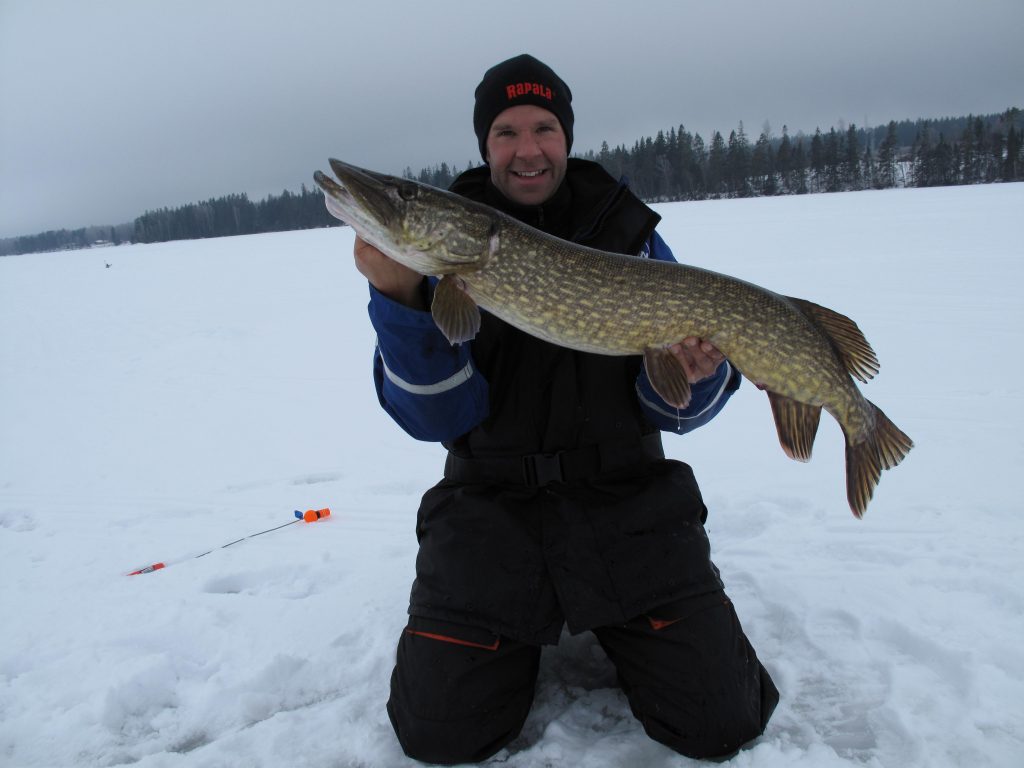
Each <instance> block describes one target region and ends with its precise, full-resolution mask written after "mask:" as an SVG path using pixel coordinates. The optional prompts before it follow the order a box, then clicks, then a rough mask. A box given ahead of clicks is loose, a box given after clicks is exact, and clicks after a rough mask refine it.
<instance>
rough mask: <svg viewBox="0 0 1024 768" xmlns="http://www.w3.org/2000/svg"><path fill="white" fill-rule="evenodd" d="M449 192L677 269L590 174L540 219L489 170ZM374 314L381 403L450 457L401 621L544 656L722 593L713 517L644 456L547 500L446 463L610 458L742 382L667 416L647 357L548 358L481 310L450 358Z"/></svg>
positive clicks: (400, 324) (399, 323)
mask: <svg viewBox="0 0 1024 768" xmlns="http://www.w3.org/2000/svg"><path fill="white" fill-rule="evenodd" d="M452 190H453V191H455V192H457V193H459V194H463V195H465V196H466V197H468V198H471V199H475V200H479V201H482V202H485V203H488V204H489V205H492V206H493V207H496V208H499V209H501V210H504V211H505V212H507V213H510V214H511V215H513V216H514V217H516V218H518V219H520V220H522V221H524V222H525V223H527V224H531V225H533V226H537V227H538V228H540V229H542V230H544V231H547V232H549V233H551V234H554V235H557V236H559V237H563V238H565V239H568V240H572V241H574V242H578V243H581V244H584V245H588V246H592V247H596V248H601V249H603V250H607V251H613V252H617V253H623V254H628V255H636V256H637V257H638V258H654V259H662V260H666V261H673V260H674V259H673V256H672V252H671V250H670V249H669V247H668V246H667V245H666V244H665V242H664V241H663V240H662V239H661V237H659V236H658V234H657V233H656V232H655V231H654V228H655V226H656V224H657V223H658V221H659V219H660V217H659V216H658V215H657V214H656V213H654V212H653V211H652V210H651V209H650V208H648V207H647V206H646V205H644V204H643V203H642V202H641V201H640V200H639V199H637V198H636V197H635V196H634V195H633V194H632V193H631V192H630V191H629V190H628V188H627V187H626V185H625V184H623V183H621V182H616V181H615V180H614V179H613V178H612V177H610V176H609V175H608V174H607V173H606V172H605V171H604V170H603V169H602V168H601V167H600V166H598V165H597V164H596V163H590V162H587V161H583V160H577V159H573V158H570V160H569V165H568V170H567V174H566V178H565V182H564V183H563V184H562V186H561V187H560V188H559V190H558V192H557V193H556V194H555V195H554V196H553V197H552V199H551V200H549V201H547V202H546V203H545V204H544V205H543V206H540V207H531V208H521V207H518V206H516V205H513V204H512V203H510V202H509V201H508V200H507V199H505V198H504V197H503V196H502V195H501V194H500V193H499V192H498V191H497V190H496V189H495V188H494V187H493V185H491V184H490V179H489V171H488V169H487V168H486V167H481V168H477V169H473V170H471V171H467V172H466V173H465V174H463V175H462V176H461V177H460V178H459V179H457V180H456V182H455V184H454V185H453V186H452ZM424 290H426V291H427V292H428V293H429V291H430V286H429V284H426V283H425V285H424ZM369 309H370V318H371V321H372V323H373V326H374V328H375V329H376V331H377V349H376V354H375V359H374V380H375V383H376V387H377V393H378V396H379V398H380V402H381V405H382V406H383V407H384V408H385V409H386V410H387V412H388V413H389V414H390V415H391V416H392V418H394V420H395V421H396V422H397V423H398V424H399V425H400V426H401V427H402V428H403V429H404V430H405V431H406V432H408V433H409V434H410V435H412V436H413V437H415V438H417V439H420V440H428V441H438V442H441V443H443V444H444V445H445V447H447V448H448V450H449V460H448V461H449V463H448V465H446V478H445V480H443V481H442V482H441V483H439V484H438V485H437V486H435V487H434V488H432V489H430V490H429V491H428V492H427V493H426V495H425V496H424V498H423V502H422V504H421V507H420V511H419V516H418V525H417V535H418V537H419V542H420V550H419V555H418V558H417V576H416V581H415V583H414V585H413V589H412V597H411V603H410V609H409V610H410V613H411V614H413V615H414V616H419V617H421V618H424V619H432V620H441V621H448V622H455V623H458V624H463V625H467V626H472V627H478V628H484V629H487V630H488V631H492V632H494V633H495V634H504V635H508V636H512V637H516V638H517V639H520V640H525V641H530V642H545V643H547V642H557V638H558V634H559V632H560V627H561V626H562V624H563V623H564V622H568V625H569V628H570V629H571V630H572V631H574V632H575V631H580V630H582V629H587V628H591V627H594V626H602V625H606V624H610V623H614V622H618V621H626V620H628V619H630V618H632V617H635V616H637V615H638V614H640V613H641V612H642V611H644V610H646V609H648V608H651V607H654V606H663V605H665V604H666V603H670V602H672V601H675V600H679V599H681V598H683V597H686V596H688V595H700V594H708V593H710V592H713V591H714V590H717V589H720V588H721V583H720V581H719V580H718V574H717V571H716V570H715V568H714V566H713V565H712V563H711V561H710V557H709V546H708V543H707V538H706V536H705V534H704V529H703V526H702V522H703V519H704V517H705V516H706V514H707V510H706V509H705V508H704V505H703V502H702V500H701V497H700V492H699V490H698V488H697V485H696V481H695V480H694V478H693V473H692V471H691V470H690V468H689V467H688V466H686V465H685V464H682V463H681V462H672V461H665V460H660V461H646V460H645V461H644V463H643V464H641V465H637V466H635V467H630V468H629V469H624V470H619V469H616V470H614V471H612V470H609V471H601V472H599V473H596V474H594V475H593V476H588V477H587V478H586V479H584V480H580V481H572V482H569V481H566V482H554V483H551V484H547V485H544V486H543V487H534V486H531V485H530V484H529V483H527V484H526V485H523V484H519V483H517V482H510V481H509V478H506V477H503V476H500V475H499V476H496V478H497V479H495V477H491V478H490V479H488V480H487V481H486V482H485V481H484V480H482V479H481V480H479V481H478V482H473V481H470V482H467V481H466V479H465V478H464V477H462V478H460V477H458V476H454V475H452V474H451V473H450V472H448V468H449V467H450V466H451V465H452V461H453V459H457V460H458V461H459V462H463V463H468V464H470V465H483V466H485V467H486V466H492V465H493V466H503V467H504V466H512V467H513V468H515V467H516V466H517V460H518V458H519V457H526V458H533V457H535V456H545V457H547V456H559V457H564V456H573V457H576V456H580V455H588V451H589V450H590V448H591V447H593V448H594V451H593V454H594V455H595V456H605V455H613V456H614V455H615V453H616V450H617V449H618V448H619V447H621V446H627V447H629V446H637V445H640V444H641V443H643V444H644V445H649V444H650V440H651V438H652V437H653V438H654V439H655V440H656V441H657V442H658V450H659V451H660V438H658V435H659V434H660V432H659V430H661V431H670V432H676V433H679V434H682V433H685V432H688V431H690V430H692V429H695V428H697V427H700V426H701V425H703V424H706V423H707V422H708V421H709V420H711V419H712V418H713V417H714V416H715V415H716V414H717V413H718V412H719V411H720V410H721V409H722V407H723V406H724V404H725V402H726V401H727V400H728V399H729V397H730V395H731V394H732V392H733V391H735V389H736V388H737V387H738V386H739V381H740V378H739V374H738V373H737V372H736V371H734V370H733V369H732V367H731V366H730V365H729V364H728V362H725V363H723V364H722V365H721V366H720V368H719V370H718V371H717V372H716V374H715V375H714V376H712V377H710V378H708V379H706V380H704V381H702V382H699V383H698V384H696V385H694V386H693V392H692V400H691V403H690V405H689V406H688V407H687V408H686V409H685V410H677V409H676V408H674V407H671V406H669V405H668V404H667V403H665V402H664V401H663V400H662V399H661V398H660V397H659V396H658V395H657V394H656V393H655V392H654V390H653V388H652V387H651V383H650V381H649V380H648V378H647V375H646V373H645V372H644V370H643V364H642V358H641V357H640V356H617V357H616V356H607V355H596V354H590V353H585V352H578V351H574V350H570V349H566V348H564V347H559V346H556V345H553V344H550V343H548V342H545V341H542V340H540V339H537V338H535V337H533V336H530V335H528V334H526V333H523V332H522V331H519V330H518V329H517V328H515V327H513V326H511V325H509V324H507V323H505V322H503V321H502V320H500V319H498V318H496V317H494V316H493V315H490V314H489V313H487V312H483V313H482V318H481V329H480V332H479V333H478V335H477V336H476V338H475V339H474V340H473V341H472V342H470V343H468V344H463V345H460V346H452V345H450V344H449V343H448V341H447V340H446V339H445V338H444V336H443V335H442V334H441V332H440V331H439V330H438V329H437V327H436V326H435V325H434V322H433V320H432V318H431V315H430V313H429V312H423V311H417V310H414V309H410V308H408V307H405V306H403V305H401V304H398V303H395V302H393V301H391V300H389V299H388V298H386V297H385V296H383V295H382V294H380V293H378V292H377V291H375V290H374V289H373V288H371V289H370V306H369ZM620 453H621V451H620ZM602 461H603V459H602ZM556 479H557V478H556Z"/></svg>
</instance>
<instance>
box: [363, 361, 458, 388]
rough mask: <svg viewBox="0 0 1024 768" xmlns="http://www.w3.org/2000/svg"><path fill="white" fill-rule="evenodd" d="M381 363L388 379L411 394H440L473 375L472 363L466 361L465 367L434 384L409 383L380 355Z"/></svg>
mask: <svg viewBox="0 0 1024 768" xmlns="http://www.w3.org/2000/svg"><path fill="white" fill-rule="evenodd" d="M381 363H383V365H384V375H385V376H387V378H388V381H390V382H391V383H392V384H394V385H395V386H396V387H398V388H399V389H402V390H404V391H406V392H408V393H410V394H413V395H440V394H441V393H442V392H447V391H448V390H451V389H455V388H456V387H457V386H459V385H460V384H463V383H464V382H467V381H469V380H470V379H471V378H472V376H473V363H472V362H468V363H466V367H465V368H463V369H462V370H460V371H457V372H456V373H454V374H452V375H451V376H449V377H448V378H447V379H444V380H443V381H439V382H437V383H435V384H410V383H409V382H408V381H406V380H405V379H403V378H402V377H400V376H399V375H398V374H396V373H395V372H394V371H392V370H391V369H390V368H388V364H387V363H386V362H384V357H383V356H381Z"/></svg>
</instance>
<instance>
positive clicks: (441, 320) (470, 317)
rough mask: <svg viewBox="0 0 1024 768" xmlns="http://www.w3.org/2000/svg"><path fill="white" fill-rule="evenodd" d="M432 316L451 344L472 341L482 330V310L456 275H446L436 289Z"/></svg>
mask: <svg viewBox="0 0 1024 768" xmlns="http://www.w3.org/2000/svg"><path fill="white" fill-rule="evenodd" d="M430 314H431V315H433V317H434V322H435V323H437V327H438V328H440V329H441V333H443V334H444V335H445V338H446V339H448V342H449V343H450V344H462V343H464V342H467V341H471V340H472V339H473V338H474V337H475V336H476V334H477V332H478V331H479V330H480V309H479V308H478V307H477V305H476V302H475V301H473V299H472V298H470V296H469V294H468V293H466V291H465V290H464V289H463V287H462V280H461V279H459V278H458V277H456V276H455V275H445V276H444V277H442V278H441V280H440V282H438V284H437V287H436V288H434V300H433V302H431V304H430Z"/></svg>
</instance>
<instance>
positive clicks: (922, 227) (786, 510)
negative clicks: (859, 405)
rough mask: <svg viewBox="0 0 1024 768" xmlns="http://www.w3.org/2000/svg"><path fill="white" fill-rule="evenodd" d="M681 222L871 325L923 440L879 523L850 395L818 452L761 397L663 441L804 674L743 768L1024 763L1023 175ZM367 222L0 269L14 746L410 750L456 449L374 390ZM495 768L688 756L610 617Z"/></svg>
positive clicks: (668, 225)
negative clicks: (408, 730)
mask: <svg viewBox="0 0 1024 768" xmlns="http://www.w3.org/2000/svg"><path fill="white" fill-rule="evenodd" d="M657 209H658V211H659V212H660V213H661V214H662V215H663V217H664V220H663V222H662V224H661V226H660V230H659V231H661V232H662V234H663V235H664V237H665V239H666V240H667V241H668V242H669V244H670V245H671V246H672V247H673V249H674V250H675V253H676V256H677V257H678V258H679V260H680V261H683V262H686V263H690V264H695V265H700V266H704V267H708V268H711V269H715V270H717V271H720V272H725V273H727V274H731V275H734V276H736V277H741V278H744V279H746V280H749V281H751V282H755V283H758V284H760V285H763V286H765V287H768V288H771V289H773V290H776V291H778V292H780V293H785V294H788V295H793V296H799V297H802V298H806V299H810V300H812V301H815V302H817V303H820V304H824V305H825V306H828V307H831V308H833V309H835V310H837V311H839V312H843V313H845V314H848V315H849V316H851V317H853V318H854V319H855V320H856V321H857V322H858V324H859V325H860V327H861V328H862V330H863V331H864V332H865V334H866V336H867V338H868V340H869V341H870V342H871V343H872V345H873V346H874V348H875V350H876V352H877V353H878V356H879V358H880V360H881V362H882V370H881V373H880V375H879V376H878V377H877V378H876V379H875V380H874V381H872V382H871V383H869V384H867V385H864V386H863V387H862V390H863V391H864V392H865V394H866V395H867V396H868V397H869V398H870V399H871V400H872V401H874V402H875V403H877V404H878V405H879V406H880V407H881V408H883V410H885V411H886V413H887V414H888V415H889V416H890V417H891V418H892V420H893V421H894V422H895V423H896V424H898V425H899V426H900V427H901V428H902V429H903V430H904V431H906V432H907V433H908V434H909V435H910V436H911V437H912V438H913V439H914V440H915V442H916V447H915V449H914V450H913V451H912V452H911V454H910V456H909V457H908V458H907V460H906V461H905V462H904V463H903V464H902V465H901V466H899V467H897V468H896V469H894V470H892V471H890V472H886V473H884V475H883V477H882V481H881V484H880V486H879V488H878V490H877V492H876V494H875V499H874V501H873V502H872V504H871V506H870V508H869V509H868V513H867V515H866V517H865V519H864V520H860V521H858V520H856V519H854V517H853V516H852V515H851V514H850V511H849V509H848V507H847V504H846V500H845V490H844V464H843V445H842V442H843V441H842V436H841V433H840V431H839V428H838V426H837V425H836V424H835V422H834V421H833V420H832V419H831V418H830V417H828V416H827V415H826V416H825V417H824V418H823V420H822V428H821V430H820V432H819V435H818V440H817V444H816V451H815V455H814V457H813V459H812V460H811V462H810V463H809V464H801V463H796V462H792V461H790V460H788V459H787V458H786V457H785V456H784V455H783V453H782V451H781V449H780V448H779V446H778V443H777V439H776V436H775V430H774V425H773V422H772V418H771V415H770V409H769V406H768V402H767V399H766V397H765V396H764V394H763V393H761V392H759V391H758V390H757V389H755V388H754V387H753V386H752V385H751V384H750V383H749V382H748V383H745V384H744V386H743V387H742V388H741V390H740V391H739V393H737V395H736V396H735V397H734V398H733V400H732V401H731V402H730V403H729V405H728V406H727V407H726V409H725V411H724V412H723V413H722V414H721V415H720V416H719V417H718V418H717V419H716V420H715V421H713V422H712V423H711V424H710V425H708V426H707V427H705V428H704V429H702V430H700V431H698V432H697V433H694V434H691V435H686V436H683V437H677V436H674V435H667V436H666V439H665V442H666V448H667V452H668V453H669V454H670V455H671V456H673V457H675V458H679V459H682V460H684V461H687V462H689V463H690V464H692V465H693V467H694V469H695V471H696V474H697V477H698V480H699V481H700V483H701V487H702V489H703V492H704V495H705V500H706V502H707V504H708V507H709V508H710V511H711V513H710V517H709V520H708V532H709V535H710V537H711V542H712V551H713V557H714V559H715V562H716V563H717V565H718V566H719V567H720V569H721V571H722V574H723V578H724V580H725V582H726V588H727V590H728V592H729V594H730V595H731V597H732V599H733V600H734V602H735V603H736V606H737V610H738V612H739V615H740V618H741V620H742V622H743V625H744V628H745V630H746V632H747V634H748V635H749V637H750V639H751V641H752V643H753V645H754V647H755V648H756V649H757V652H758V655H759V656H760V658H761V659H762V661H763V662H764V664H765V665H766V666H767V667H768V669H769V670H770V672H771V674H772V676H773V677H774V679H775V681H776V683H777V684H778V687H779V689H780V691H781V694H782V701H781V703H780V705H779V707H778V709H777V710H776V712H775V715H774V717H773V718H772V720H771V723H770V724H769V725H768V729H767V731H766V733H765V734H764V735H763V736H762V737H761V738H760V739H758V740H757V741H756V742H755V743H754V744H752V745H751V746H750V747H749V748H747V749H745V750H743V751H742V752H740V753H739V754H738V755H737V756H736V757H734V758H733V759H732V760H731V761H730V763H729V764H730V765H735V766H743V767H744V768H747V767H749V768H776V767H778V768H782V767H783V766H784V767H785V768H799V767H803V766H806V767H808V768H810V767H813V768H822V767H827V766H850V765H856V766H899V767H900V768H906V767H908V766H928V767H929V768H934V767H936V766H938V767H940V768H941V767H943V766H972V767H973V766H1006V767H1009V766H1021V765H1024V645H1022V642H1021V638H1024V620H1022V615H1024V557H1022V556H1021V550H1022V548H1024V546H1022V545H1024V515H1022V503H1021V491H1020V487H1019V486H1018V481H1020V480H1021V479H1022V476H1024V449H1022V446H1024V442H1022V436H1021V427H1022V425H1024V418H1022V416H1024V409H1022V402H1024V376H1022V373H1024V370H1022V363H1021V354H1020V348H1021V341H1022V339H1021V335H1022V330H1024V309H1022V307H1024V302H1022V299H1021V291H1022V288H1024V280H1022V277H1024V251H1022V245H1021V243H1022V241H1021V229H1020V221H1021V212H1022V211H1024V184H1012V185H991V186H976V187H957V188H945V189H929V190H899V191H885V192H859V193H847V194H835V195H816V196H806V197H780V198H773V199H753V200H737V201H716V202H699V203H672V204H664V205H659V206H657ZM352 237H353V235H352V232H351V230H349V229H329V230H328V229H322V230H313V231H303V232H291V233H278V234H267V235H261V236H251V237H238V238H229V239H218V240H197V241H189V242H174V243H166V244H159V245H136V246H123V247H119V248H113V249H103V250H98V251H78V252H70V253H53V254H41V255H29V256H18V257H7V258H2V259H0V573H2V579H0V601H2V603H0V605H2V615H3V619H2V622H0V623H2V628H0V765H3V766H16V767H17V768H27V767H29V766H47V767H50V766H57V767H63V766H115V765H135V766H140V767H145V768H153V767H156V766H160V767H163V766H168V767H172V766H174V767H176V766H246V767H259V766H274V767H278V766H310V767H312V766H318V767H319V766H324V767H325V768H326V767H336V766H405V765H413V764H415V763H413V761H411V760H409V759H407V758H406V757H405V756H404V755H403V754H402V752H401V749H400V747H399V745H398V744H397V742H396V740H395V738H394V735H393V733H392V730H391V727H390V725H389V723H388V719H387V715H386V713H385V711H384V702H385V701H386V698H387V692H388V680H389V676H390V673H391V668H392V665H393V661H394V648H395V644H396V642H397V639H398V637H399V634H400V632H401V630H402V628H403V626H404V623H405V619H406V607H407V601H408V594H409V586H410V583H411V581H412V578H413V564H414V557H415V554H416V540H415V535H414V521H415V514H416V508H417V504H418V501H419V496H420V494H421V493H422V492H423V491H424V490H425V489H426V488H427V487H429V486H430V485H431V484H433V483H434V482H436V481H437V480H438V479H439V476H440V472H441V467H442V462H443V457H444V451H443V449H442V448H441V447H440V446H438V445H435V444H428V443H418V442H416V441H414V440H412V439H411V438H409V437H407V436H406V435H405V434H404V433H403V432H401V431H400V430H399V428H398V427H397V426H395V425H394V424H393V423H392V422H391V421H390V420H389V418H388V417H387V415H386V414H385V413H384V412H383V411H382V410H381V409H380V408H379V406H378V404H377V401H376V397H375V394H374V391H373V386H372V382H371V376H370V361H371V354H372V351H373V345H374V335H373V331H372V329H371V327H370V324H369V321H368V320H367V317H366V309H365V307H366V303H367V289H366V284H365V282H364V281H363V280H362V278H361V277H360V276H359V274H358V273H357V272H356V270H355V268H354V266H353V264H352V258H351V249H352ZM107 263H109V264H110V266H109V268H108V267H107V266H106V264H107ZM322 507H329V508H330V509H331V510H332V512H333V514H332V516H331V517H330V519H329V520H326V521H323V522H318V523H314V524H306V523H297V524H295V525H290V526H287V527H285V528H281V529H280V530H276V531H273V532H271V533H267V534H264V535H261V536H257V537H255V538H251V539H247V540H245V541H242V542H240V543H238V544H235V545H233V546H230V547H228V548H224V549H221V548H220V547H221V545H223V544H226V543H228V542H232V541H235V540H237V539H240V538H242V537H244V536H247V535H249V534H252V533H257V532H260V531H264V530H267V529H269V528H273V527H275V526H278V525H282V524H284V523H287V522H289V521H290V520H292V519H294V518H293V516H292V513H293V510H296V509H298V510H305V509H317V508H322ZM210 549H213V551H212V552H211V553H210V554H209V555H207V556H205V557H202V558H198V559H196V558H195V555H197V554H200V553H202V552H205V551H207V550H210ZM157 561H163V562H165V563H167V564H168V567H167V568H166V569H164V570H161V571H158V572H154V573H150V574H145V575H141V576H127V575H126V573H127V572H128V571H131V570H133V569H135V568H139V567H141V566H145V565H148V564H150V563H153V562H157ZM490 762H491V763H493V764H501V765H507V766H522V767H525V766H563V765H566V766H568V765H572V766H583V767H585V768H599V767H601V768H603V767H604V766H688V765H691V764H695V763H694V762H693V761H691V760H689V759H687V758H685V757H682V756H679V755H677V754H675V753H673V752H671V751H670V750H668V749H667V748H665V747H663V746H661V745H659V744H657V743H655V742H653V741H651V740H649V739H648V738H647V737H646V735H645V734H644V732H643V730H642V728H641V726H640V725H639V724H638V723H637V722H636V721H635V720H634V719H633V717H632V716H631V714H630V712H629V708H628V705H627V703H626V700H625V698H624V696H623V695H622V693H621V692H620V691H619V690H618V689H617V688H616V686H615V674H614V671H613V669H612V668H611V666H610V664H609V662H608V660H607V658H606V657H605V656H604V654H603V652H602V651H601V650H600V647H599V646H598V645H597V643H596V641H595V640H594V639H593V637H592V636H591V635H590V634H589V633H584V634H582V635H579V636H575V637H572V636H569V635H568V634H566V635H564V636H563V639H562V642H561V643H560V644H559V645H558V646H557V647H554V648H549V649H547V650H546V652H545V654H544V657H543V662H542V668H541V677H540V681H539V687H538V693H537V697H536V701H535V704H534V707H533V710H532V712H531V714H530V716H529V719H528V721H527V723H526V726H525V728H524V730H523V733H522V735H521V736H520V737H519V738H517V739H516V740H515V741H514V742H513V744H512V745H511V746H510V747H509V748H507V749H504V750H502V751H501V752H500V753H499V754H498V755H497V756H495V757H494V758H493V759H492V760H491V761H490Z"/></svg>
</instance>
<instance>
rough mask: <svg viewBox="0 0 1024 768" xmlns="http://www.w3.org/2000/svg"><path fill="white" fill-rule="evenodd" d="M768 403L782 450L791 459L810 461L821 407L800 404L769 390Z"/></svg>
mask: <svg viewBox="0 0 1024 768" xmlns="http://www.w3.org/2000/svg"><path fill="white" fill-rule="evenodd" d="M768 402H770V403H771V404H772V415H773V416H774V417H775V429H776V430H778V433H779V442H780V443H781V444H782V450H784V451H785V452H786V455H787V456H789V458H791V459H796V460H797V461H810V460H811V448H812V447H814V436H815V434H817V432H818V422H819V421H820V420H821V406H820V405H808V404H807V403H801V402H799V401H798V400H794V399H793V398H791V397H786V396H785V395H780V394H779V393H778V392H772V391H770V390H769V391H768Z"/></svg>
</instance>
